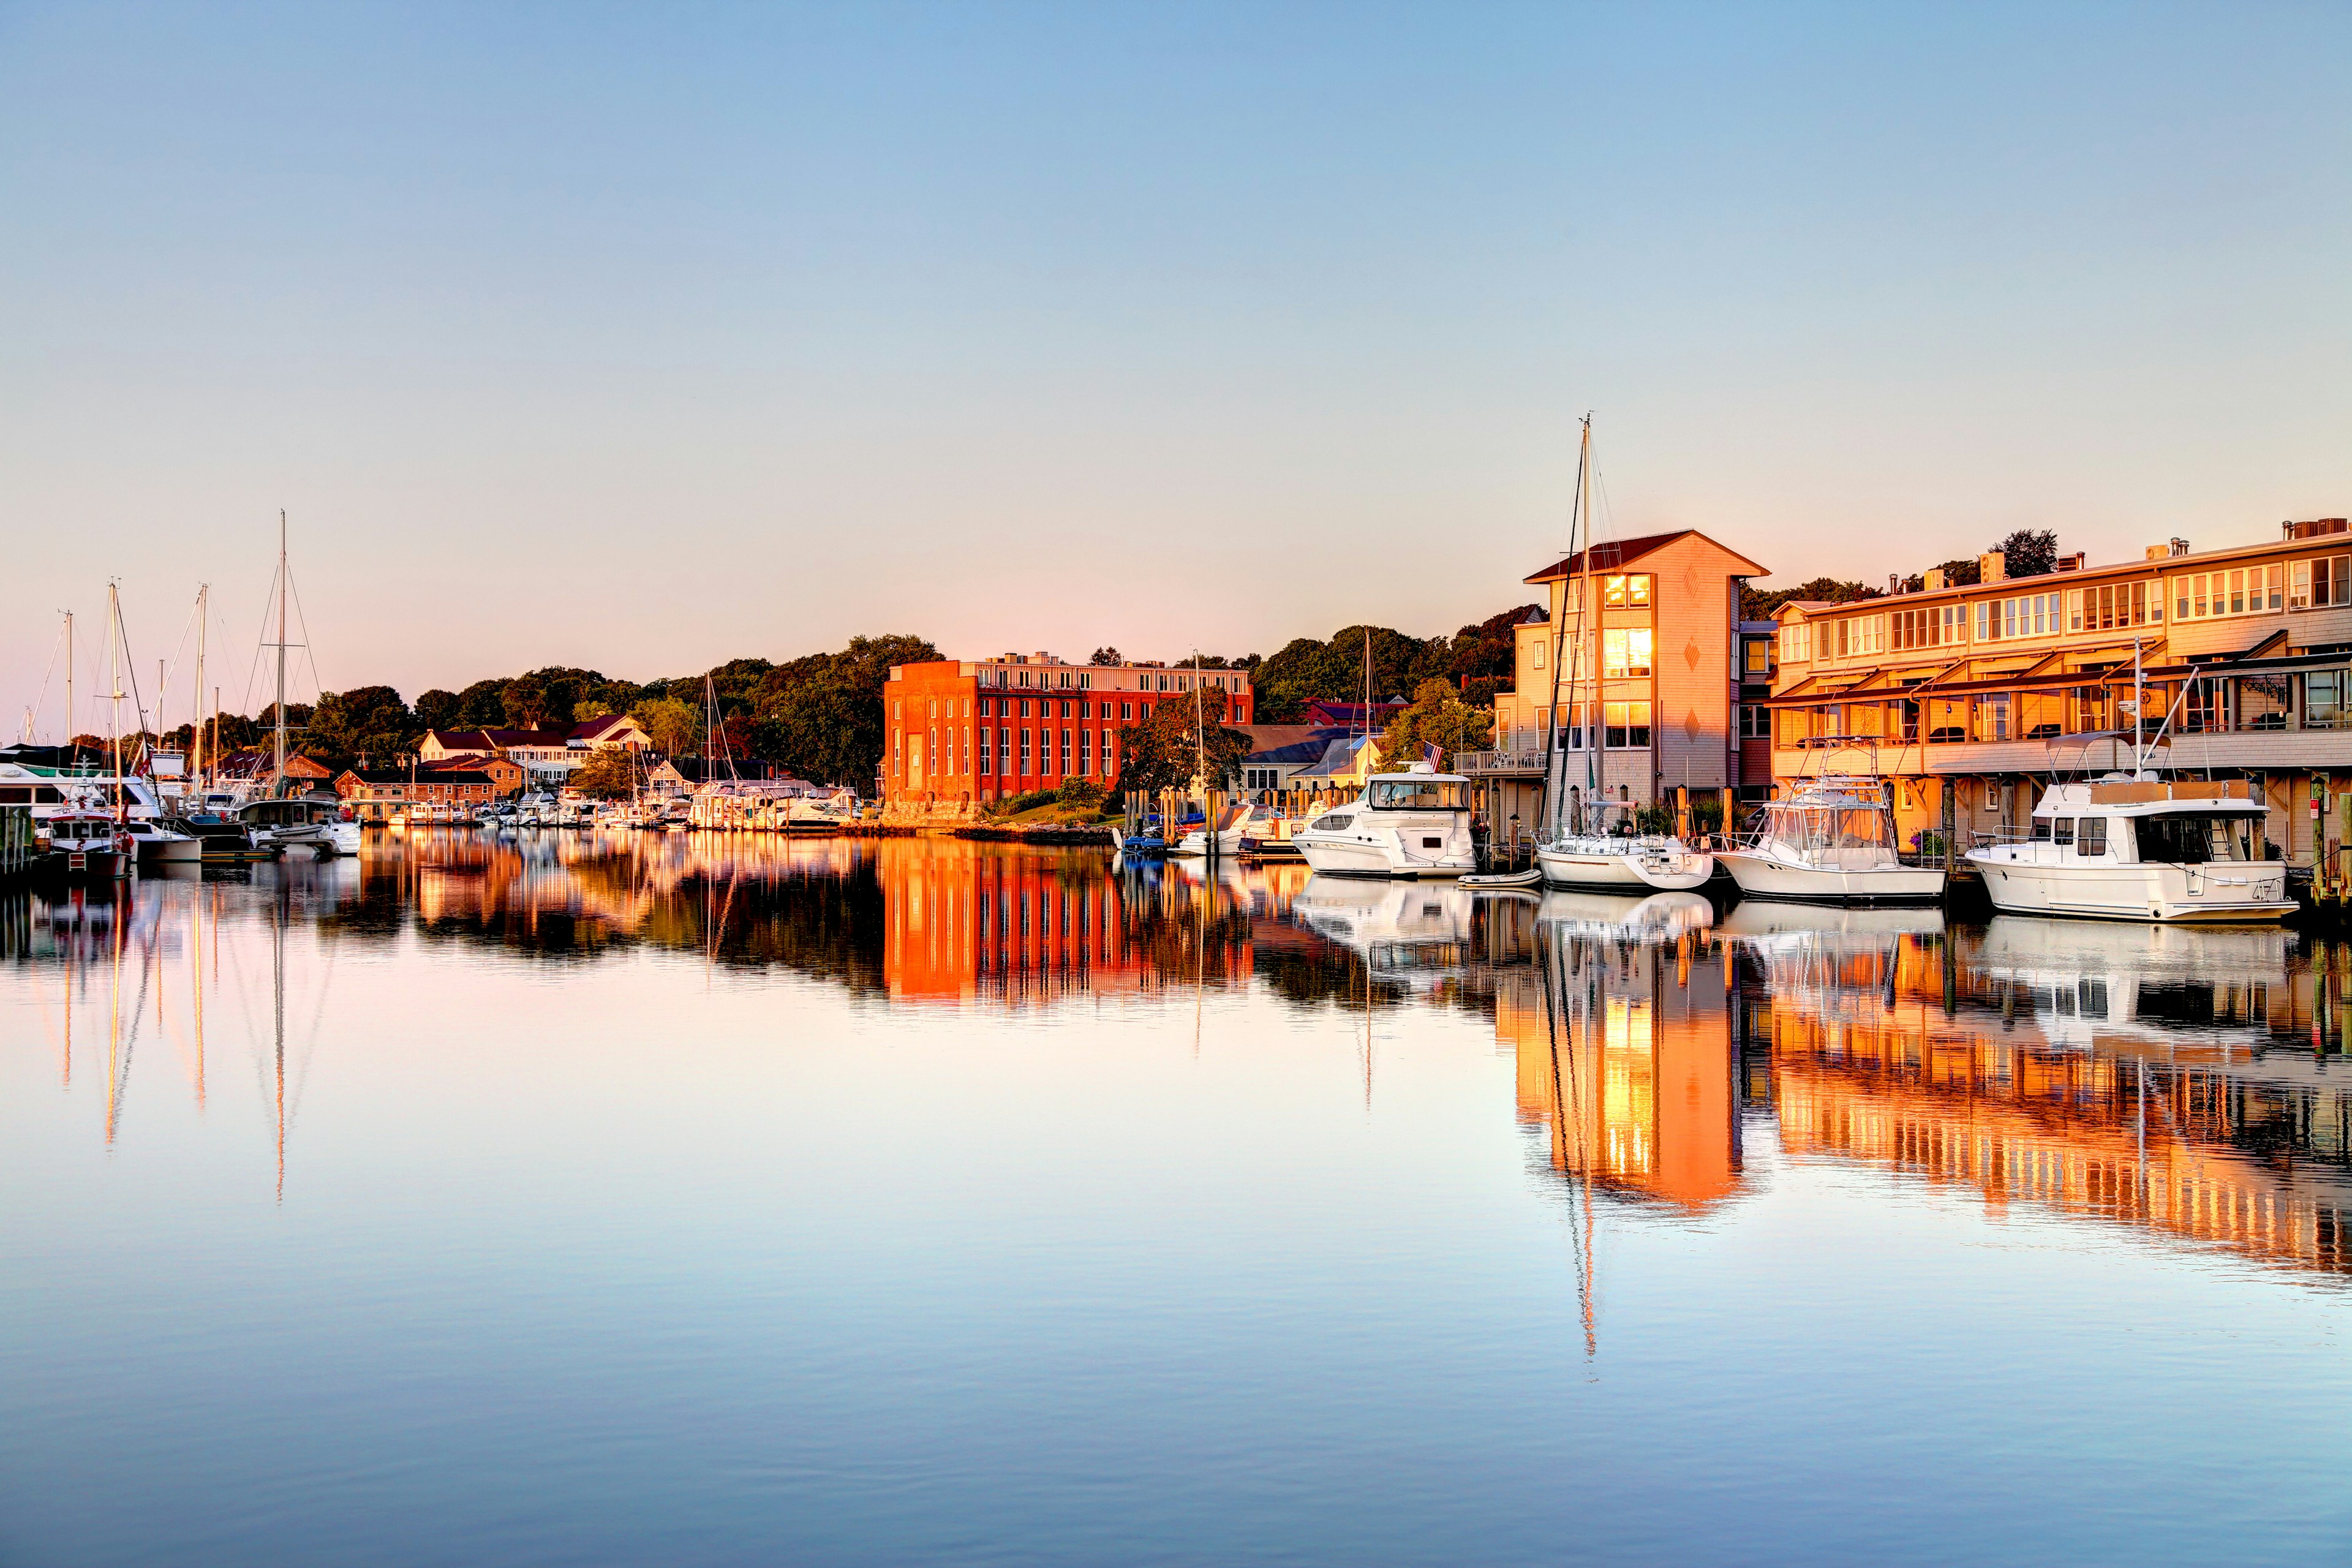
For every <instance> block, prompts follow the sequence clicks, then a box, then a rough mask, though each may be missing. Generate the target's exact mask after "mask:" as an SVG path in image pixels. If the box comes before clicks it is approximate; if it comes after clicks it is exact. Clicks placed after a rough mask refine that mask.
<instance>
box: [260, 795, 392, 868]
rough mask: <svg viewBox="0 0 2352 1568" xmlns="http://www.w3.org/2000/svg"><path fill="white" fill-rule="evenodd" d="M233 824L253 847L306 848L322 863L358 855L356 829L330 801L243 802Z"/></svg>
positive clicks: (295, 798)
mask: <svg viewBox="0 0 2352 1568" xmlns="http://www.w3.org/2000/svg"><path fill="white" fill-rule="evenodd" d="M410 809H411V810H412V811H414V810H415V807H413V806H412V807H411V808H410ZM236 820H237V821H238V822H239V823H241V824H243V825H244V827H245V830H246V831H247V833H249V834H251V835H252V836H253V841H254V843H256V844H257V845H274V846H276V847H278V848H280V849H298V848H309V849H310V850H311V851H313V852H314V853H316V854H317V855H318V856H319V857H320V858H322V859H324V858H331V857H333V856H337V855H356V854H358V853H359V852H360V825H359V824H358V823H356V822H353V821H351V820H350V819H348V818H346V817H345V816H343V814H342V807H341V806H340V805H337V804H336V803H334V802H333V801H327V800H313V799H310V798H309V797H308V796H304V795H294V796H290V797H288V798H285V799H280V800H254V801H247V803H246V804H245V805H241V806H239V807H237V811H236Z"/></svg>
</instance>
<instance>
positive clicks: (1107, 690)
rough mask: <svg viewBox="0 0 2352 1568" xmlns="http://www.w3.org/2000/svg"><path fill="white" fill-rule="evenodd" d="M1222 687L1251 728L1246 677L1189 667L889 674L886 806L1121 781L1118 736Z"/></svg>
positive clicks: (957, 665) (977, 664) (991, 663)
mask: <svg viewBox="0 0 2352 1568" xmlns="http://www.w3.org/2000/svg"><path fill="white" fill-rule="evenodd" d="M1196 679H1197V680H1198V681H1199V682H1200V683H1201V686H1202V689H1204V690H1210V691H1219V690H1221V691H1223V693H1224V699H1225V714H1224V722H1225V723H1226V724H1228V725H1232V726H1239V725H1244V724H1247V723H1250V722H1251V721H1252V720H1253V713H1252V708H1253V698H1252V694H1251V691H1250V682H1249V673H1248V672H1247V671H1246V670H1240V669H1202V670H1200V671H1198V672H1197V674H1196V672H1195V671H1194V670H1193V669H1192V667H1191V666H1190V665H1166V664H1109V665H1105V664H1066V663H1065V662H1063V661H1062V660H1061V659H1058V658H1055V657H1054V656H1053V655H1051V654H1046V653H1035V654H1028V655H1025V656H1024V655H1020V654H1007V655H1005V656H1003V658H982V659H952V658H949V659H939V660H935V661H932V662H929V663H925V664H899V665H893V666H891V667H890V679H889V682H888V684H887V686H885V687H884V689H883V693H882V724H883V737H882V768H881V777H880V778H879V780H878V781H877V783H878V785H879V790H880V794H881V796H882V798H883V800H884V801H885V802H886V803H887V804H890V805H914V806H927V805H972V804H976V803H986V802H990V801H995V800H1002V799H1006V798H1009V797H1011V796H1013V795H1026V794H1028V793H1030V792H1031V791H1033V790H1041V789H1058V788H1060V787H1061V785H1062V784H1064V783H1065V782H1066V781H1067V780H1070V779H1074V778H1076V779H1088V780H1091V781H1092V782H1094V783H1096V784H1101V785H1102V786H1103V787H1104V788H1106V789H1108V788H1109V787H1110V786H1111V784H1112V782H1113V781H1114V780H1116V779H1117V778H1118V749H1119V731H1121V730H1122V729H1125V728H1127V727H1129V726H1130V725H1134V724H1138V723H1140V722H1141V721H1143V719H1144V718H1145V717H1146V716H1147V715H1149V714H1150V711H1151V710H1152V709H1153V707H1155V706H1156V705H1158V704H1159V703H1161V702H1166V701H1169V700H1182V701H1183V702H1184V704H1185V705H1186V706H1187V707H1188V708H1189V707H1190V706H1191V705H1192V684H1193V682H1194V681H1195V680H1196Z"/></svg>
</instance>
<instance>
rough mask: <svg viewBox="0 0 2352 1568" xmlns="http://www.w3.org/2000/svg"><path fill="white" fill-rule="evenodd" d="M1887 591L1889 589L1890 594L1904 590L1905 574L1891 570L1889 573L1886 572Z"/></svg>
mask: <svg viewBox="0 0 2352 1568" xmlns="http://www.w3.org/2000/svg"><path fill="white" fill-rule="evenodd" d="M1886 591H1887V592H1888V593H1889V594H1899V593H1901V592H1903V574H1902V573H1900V572H1889V573H1888V574H1886Z"/></svg>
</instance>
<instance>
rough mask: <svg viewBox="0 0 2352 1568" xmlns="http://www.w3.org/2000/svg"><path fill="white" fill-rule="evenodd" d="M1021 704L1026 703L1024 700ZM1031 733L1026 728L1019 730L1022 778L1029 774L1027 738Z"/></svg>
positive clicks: (1024, 704) (1025, 705) (1025, 704)
mask: <svg viewBox="0 0 2352 1568" xmlns="http://www.w3.org/2000/svg"><path fill="white" fill-rule="evenodd" d="M1022 706H1023V707H1024V708H1026V707H1027V706H1028V704H1027V703H1025V702H1024V703H1023V704H1022ZM1032 733H1033V731H1028V730H1024V731H1021V776H1022V777H1023V778H1024V779H1025V778H1027V777H1028V776H1029V738H1030V736H1031V734H1032Z"/></svg>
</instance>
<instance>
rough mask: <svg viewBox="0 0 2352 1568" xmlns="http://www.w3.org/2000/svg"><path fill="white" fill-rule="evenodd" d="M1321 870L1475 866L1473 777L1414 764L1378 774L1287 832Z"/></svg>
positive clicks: (1450, 873) (1437, 870)
mask: <svg viewBox="0 0 2352 1568" xmlns="http://www.w3.org/2000/svg"><path fill="white" fill-rule="evenodd" d="M1290 841H1291V842H1292V843H1293V844H1295V845H1297V847H1298V853H1299V854H1300V855H1301V856H1303V857H1304V858H1306V861H1307V864H1308V865H1309V866H1312V867H1314V868H1315V869H1316V870H1317V871H1318V872H1323V873H1326V874H1328V875H1330V876H1335V877H1459V876H1460V875H1462V874H1463V873H1464V872H1465V871H1474V870H1475V869H1477V865H1478V862H1477V858H1476V856H1475V853H1474V851H1473V850H1472V847H1471V844H1470V781H1469V780H1468V779H1466V778H1464V777H1463V776H1462V775H1461V774H1459V773H1433V772H1430V771H1429V770H1428V767H1427V764H1425V763H1416V764H1415V765H1414V766H1413V767H1412V769H1411V770H1410V771H1408V772H1405V773H1374V774H1373V775H1372V776H1371V777H1370V779H1368V780H1366V781H1365V784H1364V793H1363V794H1362V795H1359V796H1358V797H1357V798H1356V799H1355V800H1354V801H1353V802H1351V803H1350V804H1349V805H1342V806H1337V807H1334V808H1333V809H1331V810H1329V811H1327V812H1325V813H1323V814H1322V815H1321V816H1318V817H1316V818H1315V819H1314V820H1313V821H1311V822H1309V823H1307V826H1305V827H1302V828H1300V829H1298V830H1297V832H1295V833H1293V834H1292V835H1291V836H1290Z"/></svg>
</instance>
